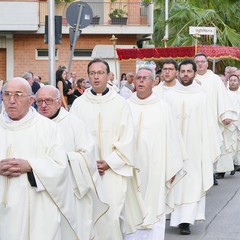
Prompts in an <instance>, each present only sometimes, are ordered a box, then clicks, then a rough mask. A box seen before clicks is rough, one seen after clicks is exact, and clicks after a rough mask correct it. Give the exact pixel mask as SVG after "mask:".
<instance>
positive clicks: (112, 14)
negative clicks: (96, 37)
mask: <svg viewBox="0 0 240 240" xmlns="http://www.w3.org/2000/svg"><path fill="white" fill-rule="evenodd" d="M127 15H128V14H127V11H125V10H124V9H121V8H115V9H112V10H111V12H110V13H109V17H110V18H112V17H117V18H123V17H127Z"/></svg>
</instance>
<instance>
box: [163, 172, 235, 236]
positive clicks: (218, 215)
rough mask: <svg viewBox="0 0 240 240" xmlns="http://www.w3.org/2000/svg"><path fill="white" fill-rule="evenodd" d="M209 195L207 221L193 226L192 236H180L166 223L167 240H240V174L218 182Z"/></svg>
mask: <svg viewBox="0 0 240 240" xmlns="http://www.w3.org/2000/svg"><path fill="white" fill-rule="evenodd" d="M218 183H219V185H218V186H213V187H212V188H211V190H210V191H209V192H208V194H207V200H206V220H205V221H204V222H203V223H197V224H195V225H194V226H191V232H192V233H191V235H189V236H183V235H180V234H179V229H178V228H173V227H169V221H167V223H166V236H165V240H181V239H184V240H188V239H194V240H200V239H201V240H240V172H236V174H235V175H234V176H230V175H229V173H227V175H226V176H225V178H224V179H219V180H218Z"/></svg>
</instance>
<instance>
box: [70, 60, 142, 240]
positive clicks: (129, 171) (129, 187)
mask: <svg viewBox="0 0 240 240" xmlns="http://www.w3.org/2000/svg"><path fill="white" fill-rule="evenodd" d="M87 73H88V76H89V80H90V83H91V86H92V88H91V89H87V90H86V91H85V92H84V94H83V95H82V96H80V97H79V98H77V99H76V100H75V101H74V103H73V105H72V107H71V109H70V113H72V114H74V115H76V116H77V117H79V118H80V119H82V120H83V121H84V123H85V125H86V127H87V130H88V131H89V132H90V133H91V135H92V137H93V139H94V143H95V153H96V159H95V161H96V162H97V166H98V171H99V173H100V175H101V179H102V183H103V187H104V190H105V193H106V197H107V198H108V202H109V205H110V209H109V211H108V212H107V214H106V215H105V217H103V218H102V219H100V221H99V222H98V223H97V225H96V227H97V232H96V236H95V238H94V239H96V240H113V239H114V240H122V239H124V235H125V234H127V233H131V232H134V231H135V230H136V225H138V224H140V223H141V222H142V220H143V217H144V213H143V212H142V208H141V206H142V205H140V204H142V199H141V195H140V193H139V191H138V186H137V183H136V181H135V180H136V178H135V174H136V172H135V168H134V155H133V154H134V151H133V150H134V145H133V140H134V128H133V122H132V116H131V113H130V109H129V107H128V105H127V102H126V101H125V100H124V98H122V97H121V96H120V95H119V94H117V92H116V91H115V90H113V89H112V88H108V87H107V82H108V79H109V73H110V69H109V65H108V63H107V62H106V61H103V60H101V59H94V60H92V61H91V62H90V63H89V64H88V68H87ZM133 184H135V185H133Z"/></svg>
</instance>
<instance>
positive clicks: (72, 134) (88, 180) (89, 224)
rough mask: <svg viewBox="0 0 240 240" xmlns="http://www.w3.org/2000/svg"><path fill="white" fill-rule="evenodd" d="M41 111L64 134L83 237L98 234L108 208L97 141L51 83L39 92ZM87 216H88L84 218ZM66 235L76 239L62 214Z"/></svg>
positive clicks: (68, 239) (37, 100) (37, 96)
mask: <svg viewBox="0 0 240 240" xmlns="http://www.w3.org/2000/svg"><path fill="white" fill-rule="evenodd" d="M36 104H37V106H38V112H39V113H40V114H41V115H43V116H45V117H47V118H49V119H52V121H54V122H55V123H56V124H57V125H58V126H59V128H60V129H61V132H62V134H63V136H64V146H65V149H66V151H67V156H68V161H69V166H70V171H71V175H72V179H73V183H74V186H73V189H74V191H75V194H76V203H77V205H76V206H77V208H76V213H75V214H76V216H78V217H79V218H80V219H81V221H79V223H78V226H79V228H80V232H81V238H80V239H81V240H89V239H92V238H93V237H94V225H95V224H96V222H97V221H98V220H99V219H100V218H101V217H102V216H103V215H104V214H105V212H107V210H108V208H109V206H108V205H107V204H106V203H105V198H104V193H103V190H102V186H101V179H100V175H99V173H98V169H97V164H96V162H95V154H94V142H93V140H92V138H91V136H90V134H89V133H87V131H86V128H85V126H84V123H83V122H82V121H81V120H80V119H78V118H77V117H76V116H74V115H73V114H71V113H69V112H68V111H67V110H65V108H64V107H62V100H61V97H60V91H59V90H58V89H57V88H55V87H53V86H50V85H47V86H44V87H42V88H41V89H39V91H38V92H37V94H36ZM83 219H84V220H83ZM61 221H62V233H63V238H62V239H67V240H75V239H76V238H74V234H73V232H72V230H71V229H70V228H69V225H68V224H67V222H66V221H65V219H64V218H62V220H61Z"/></svg>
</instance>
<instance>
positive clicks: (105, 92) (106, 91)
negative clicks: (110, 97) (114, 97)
mask: <svg viewBox="0 0 240 240" xmlns="http://www.w3.org/2000/svg"><path fill="white" fill-rule="evenodd" d="M108 92H109V88H106V90H105V91H104V92H102V93H96V92H94V91H93V90H92V89H91V93H92V94H93V95H97V96H104V95H105V94H107V93H108Z"/></svg>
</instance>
